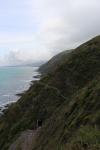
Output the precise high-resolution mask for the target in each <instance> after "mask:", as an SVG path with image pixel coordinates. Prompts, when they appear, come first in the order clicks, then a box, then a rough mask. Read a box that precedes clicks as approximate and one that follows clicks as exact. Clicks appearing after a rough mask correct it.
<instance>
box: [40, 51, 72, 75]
mask: <svg viewBox="0 0 100 150" xmlns="http://www.w3.org/2000/svg"><path fill="white" fill-rule="evenodd" d="M71 51H72V50H66V51H63V52H61V53H59V54H57V55H56V56H54V57H52V58H51V59H50V60H49V61H48V62H47V63H45V64H43V65H41V66H40V68H39V71H40V72H41V73H42V74H47V73H50V72H52V71H54V70H56V68H58V67H59V65H61V64H62V63H63V62H64V61H65V60H66V57H68V54H69V53H70V52H71Z"/></svg>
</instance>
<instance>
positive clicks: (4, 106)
mask: <svg viewBox="0 0 100 150" xmlns="http://www.w3.org/2000/svg"><path fill="white" fill-rule="evenodd" d="M37 68H39V67H37ZM35 73H37V75H33V76H32V80H30V81H29V86H28V87H27V89H25V90H24V89H23V91H22V92H19V93H16V94H14V96H15V97H16V100H14V101H11V102H7V103H6V104H2V105H1V106H0V116H1V115H2V114H3V113H4V112H5V111H6V110H7V109H8V108H9V106H11V105H12V104H14V103H16V102H17V101H19V99H20V98H21V97H22V96H23V95H24V94H25V93H26V92H27V91H28V90H29V89H30V88H31V86H32V85H33V84H34V81H39V80H40V78H41V74H40V72H39V70H38V69H36V71H35Z"/></svg>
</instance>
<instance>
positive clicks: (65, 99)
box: [0, 36, 100, 150]
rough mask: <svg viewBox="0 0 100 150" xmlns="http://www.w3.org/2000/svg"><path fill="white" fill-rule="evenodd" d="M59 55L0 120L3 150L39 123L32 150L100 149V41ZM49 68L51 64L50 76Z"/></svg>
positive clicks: (92, 41)
mask: <svg viewBox="0 0 100 150" xmlns="http://www.w3.org/2000/svg"><path fill="white" fill-rule="evenodd" d="M62 54H64V55H63V56H60V55H62ZM60 55H58V56H60V59H57V56H56V59H57V63H54V62H55V60H56V59H55V57H54V58H53V59H52V60H50V61H49V63H47V64H46V65H45V68H46V70H47V71H46V74H45V75H44V76H43V77H42V78H41V80H40V81H37V82H35V83H34V84H33V85H32V86H31V87H30V89H29V90H28V91H27V92H26V93H25V94H24V95H23V96H22V97H21V98H20V100H19V101H18V102H17V103H15V104H12V105H11V106H10V107H9V109H8V110H6V111H5V114H4V115H3V116H2V117H1V119H0V148H1V149H2V150H7V149H8V147H9V146H10V145H11V144H12V143H13V142H14V141H15V140H16V139H17V138H18V137H19V135H20V133H21V132H22V131H25V130H28V129H31V130H33V129H35V128H36V124H37V120H41V121H42V127H41V129H40V130H39V132H38V135H37V137H36V139H35V140H33V143H32V145H33V146H32V147H33V150H42V149H43V150H51V149H52V150H66V149H68V150H86V149H87V150H99V149H100V94H99V93H100V36H98V37H96V38H94V39H92V40H90V41H88V42H86V43H85V44H83V45H81V46H79V47H78V48H76V49H75V50H73V51H71V52H70V53H68V54H67V53H66V52H64V53H61V54H60ZM65 55H66V56H65ZM63 58H64V59H63ZM58 60H59V61H58ZM52 61H53V62H52ZM48 64H50V67H51V66H52V65H51V64H54V68H52V71H50V69H51V68H50V69H48V66H49V65H48ZM42 68H43V67H42ZM44 70H45V69H44ZM48 71H49V73H48ZM18 148H19V149H17V150H20V148H21V146H20V145H19V146H18Z"/></svg>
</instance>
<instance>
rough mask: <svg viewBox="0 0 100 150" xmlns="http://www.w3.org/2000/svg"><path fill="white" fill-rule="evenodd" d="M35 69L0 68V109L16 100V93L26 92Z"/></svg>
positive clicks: (34, 74) (35, 73) (36, 73)
mask: <svg viewBox="0 0 100 150" xmlns="http://www.w3.org/2000/svg"><path fill="white" fill-rule="evenodd" d="M37 69H38V68H37V67H26V66H25V67H0V107H3V106H5V105H7V104H9V103H11V102H15V101H16V100H18V96H16V94H17V93H21V92H23V91H25V90H27V89H28V88H29V86H30V82H31V80H35V78H33V76H36V75H38V72H37Z"/></svg>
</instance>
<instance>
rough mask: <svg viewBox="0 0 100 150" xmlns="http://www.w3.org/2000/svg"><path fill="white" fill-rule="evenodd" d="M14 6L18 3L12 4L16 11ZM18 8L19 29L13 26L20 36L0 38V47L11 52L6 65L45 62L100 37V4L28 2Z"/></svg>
mask: <svg viewBox="0 0 100 150" xmlns="http://www.w3.org/2000/svg"><path fill="white" fill-rule="evenodd" d="M18 3H19V4H20V2H19V0H18V2H17V3H16V5H15V4H14V5H15V6H17V7H16V10H18V9H19V7H18V6H19V5H18ZM26 4H27V5H28V8H27V7H26V6H27V5H26ZM22 6H23V7H25V9H26V10H27V11H26V12H25V10H24V11H23V13H24V12H25V14H24V20H23V23H22V21H21V29H20V30H19V28H17V27H16V26H15V29H16V28H17V30H18V31H22V32H20V33H19V32H18V33H15V32H13V33H11V32H10V33H8V35H7V34H6V33H5V34H6V35H5V36H4V37H2V36H3V34H2V36H0V45H2V47H5V48H6V49H7V48H8V47H9V49H12V50H9V53H8V52H7V53H8V54H7V55H6V56H7V57H8V60H7V63H8V62H9V64H17V63H25V62H32V61H33V62H35V61H38V60H47V59H49V58H50V57H52V56H53V55H55V54H56V53H58V52H60V51H62V50H65V49H71V48H75V47H76V46H78V45H79V44H81V43H82V42H85V41H87V40H88V39H90V38H92V37H94V36H96V35H98V34H100V17H99V14H100V0H88V1H87V0H42V1H41V0H29V1H28V2H27V1H25V3H24V5H23V3H21V8H23V7H22ZM28 11H29V12H28ZM16 13H17V12H16V11H14V14H16ZM23 13H22V11H21V18H20V19H22V14H23ZM19 14H20V13H18V16H19V17H20V15H19ZM25 16H27V17H26V20H25ZM28 18H30V19H28ZM17 19H18V18H17ZM20 19H19V20H20ZM19 20H16V21H19ZM30 20H32V22H31V21H30ZM25 24H27V28H26V25H25ZM19 25H20V24H19ZM24 25H25V26H24ZM32 26H33V28H32ZM22 28H23V30H22Z"/></svg>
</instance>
